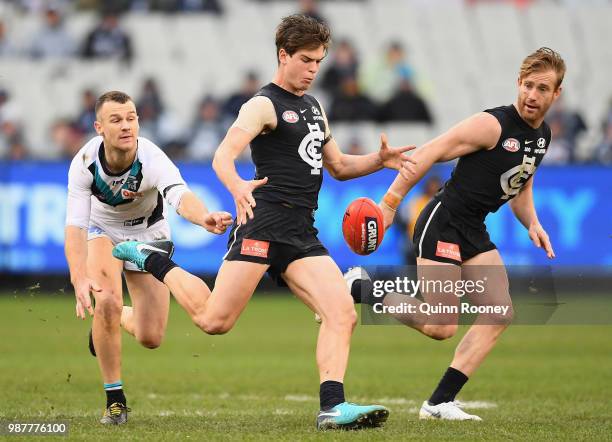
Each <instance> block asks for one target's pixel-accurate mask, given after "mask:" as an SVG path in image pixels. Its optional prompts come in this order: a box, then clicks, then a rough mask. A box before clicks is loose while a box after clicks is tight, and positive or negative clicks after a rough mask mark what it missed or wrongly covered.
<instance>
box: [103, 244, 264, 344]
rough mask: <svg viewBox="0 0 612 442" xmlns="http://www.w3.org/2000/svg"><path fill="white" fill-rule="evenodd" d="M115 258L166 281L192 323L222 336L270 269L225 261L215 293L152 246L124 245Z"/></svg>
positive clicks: (164, 282)
mask: <svg viewBox="0 0 612 442" xmlns="http://www.w3.org/2000/svg"><path fill="white" fill-rule="evenodd" d="M113 255H114V256H115V257H117V258H119V259H124V260H126V261H129V262H132V263H134V264H136V265H137V266H138V267H139V268H140V269H141V270H146V271H147V272H150V273H151V275H153V276H154V277H155V278H156V279H157V280H158V281H159V282H163V284H165V285H166V287H168V289H170V291H171V292H172V295H173V296H174V298H175V299H176V300H177V302H178V303H179V304H180V305H181V307H183V309H185V311H186V312H187V314H189V316H190V317H191V319H192V321H193V322H194V323H195V324H196V325H197V326H198V327H199V328H200V329H202V330H203V331H204V332H206V333H208V334H223V333H226V332H227V331H229V330H230V329H231V328H232V327H233V325H234V324H235V322H236V320H237V319H238V317H239V316H240V313H242V311H243V310H244V307H245V306H246V304H247V303H248V301H249V299H251V296H252V295H253V292H254V291H255V288H256V287H257V284H259V281H260V280H261V278H262V276H263V274H264V273H265V272H266V270H267V269H268V265H266V264H258V263H252V262H245V261H224V262H223V264H222V266H221V268H220V269H219V273H218V274H217V279H216V282H215V290H214V294H212V293H211V291H210V289H209V288H208V286H207V285H206V283H205V282H204V281H202V280H201V279H200V278H198V277H197V276H194V275H192V274H191V273H189V272H187V271H186V270H184V269H182V268H181V267H179V266H177V265H176V263H174V262H173V261H172V260H170V259H169V258H168V257H167V256H165V255H164V254H163V253H159V252H156V251H155V250H153V248H151V247H150V243H143V242H138V241H127V242H123V243H121V244H118V245H117V246H116V247H115V248H114V250H113Z"/></svg>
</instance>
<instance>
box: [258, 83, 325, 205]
mask: <svg viewBox="0 0 612 442" xmlns="http://www.w3.org/2000/svg"><path fill="white" fill-rule="evenodd" d="M257 95H263V96H265V97H268V98H270V100H271V101H272V104H273V105H274V110H275V112H276V120H277V124H276V128H275V129H274V130H272V131H271V132H268V133H265V134H259V135H258V136H256V137H255V138H254V139H253V140H252V141H251V158H252V159H253V163H254V164H255V178H256V179H260V178H264V177H268V182H267V184H266V185H264V186H262V187H259V188H257V189H255V191H253V197H254V198H255V199H256V200H257V199H262V200H265V201H269V202H274V203H284V204H288V205H291V206H296V207H306V208H309V209H316V208H317V200H318V196H319V189H320V188H321V183H322V182H323V173H322V170H321V169H322V168H323V146H324V145H325V143H326V142H327V141H328V140H327V139H325V132H326V130H325V129H326V127H325V119H324V118H323V112H322V110H321V107H320V106H319V103H318V101H317V100H316V99H315V98H314V97H312V96H311V95H307V94H304V95H303V96H298V95H295V94H292V93H291V92H289V91H286V90H285V89H283V88H281V87H280V86H278V85H276V84H274V83H269V84H268V85H266V86H264V87H263V88H262V89H261V90H260V91H259V92H258V93H257V94H256V96H257Z"/></svg>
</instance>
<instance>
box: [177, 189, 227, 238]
mask: <svg viewBox="0 0 612 442" xmlns="http://www.w3.org/2000/svg"><path fill="white" fill-rule="evenodd" d="M177 212H178V214H179V215H181V216H182V217H183V218H185V219H186V220H187V221H189V222H191V223H193V224H197V225H199V226H202V227H204V228H205V229H206V230H208V231H209V232H210V233H214V234H217V235H221V234H222V233H225V231H226V230H227V227H228V226H230V225H231V224H232V215H231V214H230V213H228V212H209V211H208V209H207V208H206V204H204V201H202V200H201V199H200V198H198V197H197V196H196V195H195V194H194V193H193V192H190V191H189V192H185V193H184V194H183V196H182V197H181V202H180V204H179V207H178V211H177Z"/></svg>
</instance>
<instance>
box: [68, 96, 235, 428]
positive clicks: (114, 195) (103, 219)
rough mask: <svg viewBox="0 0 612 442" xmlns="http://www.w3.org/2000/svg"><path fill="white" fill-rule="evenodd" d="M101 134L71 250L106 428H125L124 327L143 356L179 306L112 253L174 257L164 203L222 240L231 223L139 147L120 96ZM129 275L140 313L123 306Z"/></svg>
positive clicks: (72, 215) (71, 178) (83, 179)
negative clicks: (121, 246) (134, 247)
mask: <svg viewBox="0 0 612 442" xmlns="http://www.w3.org/2000/svg"><path fill="white" fill-rule="evenodd" d="M94 126H95V130H96V132H97V133H98V135H99V136H97V137H95V138H93V139H92V140H90V141H89V142H88V143H87V144H85V146H83V148H82V149H81V150H80V151H79V152H78V153H77V155H76V156H75V157H74V159H73V160H72V163H71V165H70V171H69V173H68V204H67V216H66V240H65V241H66V242H65V249H66V258H67V261H68V266H69V268H70V279H71V282H72V285H73V286H74V290H75V296H76V315H77V317H79V318H82V319H85V316H86V312H88V313H89V314H90V315H92V316H93V326H92V333H90V350H91V352H92V354H94V355H96V356H97V359H98V363H99V365H100V371H101V372H102V378H103V382H104V389H105V391H106V395H107V404H106V409H105V412H104V416H103V417H102V419H101V422H102V423H103V424H122V423H124V422H126V421H127V411H128V408H127V401H126V399H125V395H124V393H123V384H122V382H121V327H123V329H124V330H125V331H127V332H128V333H129V334H131V335H133V336H134V337H135V338H136V339H137V340H138V341H139V342H140V343H141V344H142V345H143V346H145V347H147V348H156V347H158V346H159V345H160V343H161V341H162V339H163V336H164V332H165V329H166V324H167V321H168V308H169V299H170V297H169V291H168V288H167V287H166V286H165V285H164V284H162V283H161V282H159V281H157V280H156V279H155V278H154V277H153V276H152V275H150V274H149V273H146V272H142V271H139V270H138V269H137V268H136V266H133V265H131V264H129V263H123V262H122V261H120V260H118V259H115V258H114V257H113V256H112V253H111V251H112V248H113V246H114V245H115V244H117V243H119V242H121V241H125V240H128V239H132V240H134V239H137V240H140V241H157V242H156V243H154V244H155V246H157V248H158V249H159V250H160V251H161V252H163V253H165V254H167V255H168V256H171V254H172V251H173V246H172V243H171V242H170V229H169V225H168V222H167V220H166V218H165V216H164V200H165V201H166V202H167V203H169V204H170V205H171V206H172V207H173V208H174V209H175V210H176V211H177V212H178V213H179V214H180V215H181V216H182V217H184V218H185V219H187V220H189V221H190V222H192V223H194V224H197V225H200V226H202V227H204V228H205V229H206V230H208V231H209V232H212V233H215V234H222V233H224V232H225V230H226V229H227V226H228V225H230V224H231V223H232V216H231V215H230V214H229V213H227V212H212V213H211V212H208V210H207V209H206V206H205V205H204V203H203V202H202V201H201V200H200V199H199V198H198V197H196V196H195V195H194V194H193V193H192V192H191V191H190V190H189V188H188V187H187V185H186V184H185V181H184V180H183V178H182V177H181V174H180V172H179V170H178V169H177V167H176V166H175V165H174V164H173V163H172V161H170V159H169V158H168V157H167V156H166V154H164V152H163V151H162V150H161V149H160V148H159V147H157V146H156V145H155V144H153V143H152V142H151V141H149V140H147V139H145V138H139V137H138V131H139V126H138V114H137V113H136V107H135V105H134V102H133V100H132V99H131V98H130V97H129V96H128V95H126V94H125V93H123V92H118V91H111V92H107V93H105V94H103V95H102V96H100V97H99V98H98V100H97V102H96V122H95V124H94ZM122 271H124V274H125V280H126V283H127V287H128V290H129V294H130V298H131V300H132V307H128V306H123V290H122V280H121V274H122ZM90 292H91V293H93V295H94V298H95V307H94V306H93V305H92V302H91V298H90Z"/></svg>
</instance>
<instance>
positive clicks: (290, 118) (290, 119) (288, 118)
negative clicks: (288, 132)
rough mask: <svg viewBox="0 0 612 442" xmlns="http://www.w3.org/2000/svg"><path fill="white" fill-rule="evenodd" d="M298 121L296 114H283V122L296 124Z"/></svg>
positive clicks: (289, 111)
mask: <svg viewBox="0 0 612 442" xmlns="http://www.w3.org/2000/svg"><path fill="white" fill-rule="evenodd" d="M299 119H300V117H298V114H297V113H296V112H293V111H292V110H288V111H285V112H283V120H285V121H286V122H287V123H297V122H298V121H299Z"/></svg>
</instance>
